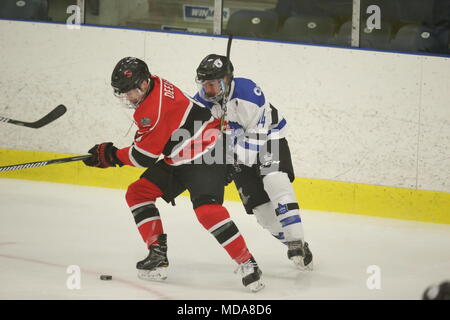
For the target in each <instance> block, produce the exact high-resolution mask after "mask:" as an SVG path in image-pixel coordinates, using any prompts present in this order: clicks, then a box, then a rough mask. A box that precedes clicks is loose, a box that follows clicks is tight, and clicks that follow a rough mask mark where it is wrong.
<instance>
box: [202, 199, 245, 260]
mask: <svg viewBox="0 0 450 320" xmlns="http://www.w3.org/2000/svg"><path fill="white" fill-rule="evenodd" d="M195 214H196V215H197V219H198V221H199V222H200V223H201V224H202V225H203V227H204V228H205V229H206V230H208V231H209V232H211V234H212V235H213V236H214V237H215V238H216V240H217V241H218V242H219V243H220V245H221V246H222V247H223V248H224V249H225V250H226V251H227V252H228V254H229V255H230V257H231V258H232V259H233V260H235V261H236V262H237V263H238V264H240V263H243V262H245V261H247V260H248V259H250V258H251V257H252V255H251V254H250V252H249V251H248V248H247V245H246V243H245V240H244V238H243V237H242V235H241V234H240V232H239V230H238V228H237V226H236V225H235V224H234V222H233V221H232V220H231V218H230V214H229V213H228V211H227V209H225V207H223V206H222V205H220V204H204V205H202V206H199V207H197V208H196V209H195Z"/></svg>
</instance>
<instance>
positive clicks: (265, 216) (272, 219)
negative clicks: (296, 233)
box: [253, 202, 286, 244]
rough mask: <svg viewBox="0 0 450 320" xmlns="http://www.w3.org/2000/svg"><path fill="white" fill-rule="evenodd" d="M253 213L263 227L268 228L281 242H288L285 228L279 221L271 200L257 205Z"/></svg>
mask: <svg viewBox="0 0 450 320" xmlns="http://www.w3.org/2000/svg"><path fill="white" fill-rule="evenodd" d="M253 214H254V216H255V218H256V221H258V223H259V225H260V226H261V227H263V228H264V229H266V230H268V231H269V232H270V233H271V234H272V236H274V237H275V238H277V239H278V240H280V242H281V243H283V244H286V239H285V237H284V232H283V229H282V228H281V225H280V222H279V221H278V217H277V216H276V215H275V211H274V208H273V206H272V203H271V202H267V203H264V204H262V205H259V206H257V207H256V208H254V209H253Z"/></svg>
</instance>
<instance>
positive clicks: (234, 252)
mask: <svg viewBox="0 0 450 320" xmlns="http://www.w3.org/2000/svg"><path fill="white" fill-rule="evenodd" d="M111 85H112V87H113V89H114V93H115V95H116V96H117V97H118V98H120V99H121V100H122V101H123V102H124V103H125V104H127V105H128V106H130V107H132V108H134V109H135V112H134V121H135V124H136V125H137V127H138V130H137V132H136V134H135V138H134V142H133V144H132V145H131V146H129V147H126V148H122V149H117V148H116V147H115V146H114V145H113V144H112V143H111V142H104V143H101V144H97V145H95V146H94V147H93V148H91V149H90V150H89V153H91V154H92V157H91V158H89V159H87V160H85V161H84V163H85V164H86V165H88V166H93V167H98V168H107V167H113V166H123V165H129V166H134V167H138V168H148V169H147V170H146V171H145V172H144V173H143V174H142V175H141V177H140V179H139V180H137V181H135V182H134V183H132V184H131V185H130V186H129V187H128V190H127V193H126V201H127V203H128V206H129V207H130V210H131V212H132V214H133V217H134V220H135V222H136V225H137V227H138V230H139V233H140V234H141V236H142V239H143V240H144V242H145V243H146V244H147V246H148V249H149V254H148V256H147V257H146V258H145V259H144V260H142V261H139V262H138V263H137V265H136V268H137V269H138V276H139V277H140V278H141V279H146V280H160V279H165V278H166V277H167V268H168V266H169V261H168V258H167V235H166V234H165V233H164V229H163V225H162V222H161V217H160V215H159V211H158V209H157V207H156V200H157V199H158V198H162V199H164V200H165V201H167V202H171V201H173V199H174V198H176V197H177V196H178V195H179V194H180V193H182V192H183V191H184V190H186V189H187V190H189V192H190V197H191V201H192V204H193V208H194V211H195V214H196V216H197V219H198V221H199V222H200V223H201V224H202V225H203V227H204V228H205V229H206V230H208V231H209V232H210V233H211V234H212V235H213V236H214V237H215V238H216V240H217V241H218V242H219V243H220V244H221V245H222V247H223V248H224V249H225V250H226V251H227V253H228V254H229V256H230V257H231V258H232V259H233V260H234V261H236V263H237V264H238V271H240V273H241V275H242V282H243V284H244V286H246V287H248V288H250V290H252V291H258V290H260V289H262V288H263V287H264V284H263V283H262V281H261V270H260V269H259V267H258V265H257V264H256V262H255V259H254V258H253V256H252V254H251V253H250V252H249V250H248V248H247V245H246V243H245V241H244V238H243V237H242V235H241V234H240V233H239V230H238V228H237V227H236V225H235V224H234V222H233V221H232V220H231V218H230V215H229V213H228V211H227V210H226V208H225V207H223V206H222V203H223V195H224V181H225V175H226V168H225V166H224V165H223V164H222V165H221V164H204V163H200V164H199V163H198V161H196V160H198V159H199V158H201V157H203V156H205V155H207V154H209V153H211V152H213V151H214V147H215V146H216V145H218V144H217V141H218V139H220V131H219V130H217V128H218V126H219V122H218V120H217V119H214V117H212V115H211V112H210V111H209V110H208V109H205V108H203V107H201V106H199V105H198V104H197V103H196V101H195V100H193V99H192V98H190V97H189V96H187V95H185V94H184V93H183V92H182V91H181V90H180V89H178V88H177V87H176V86H174V85H173V84H172V83H170V82H169V81H167V80H164V79H162V78H160V77H158V76H156V75H152V74H151V73H150V72H149V70H148V67H147V65H146V63H145V62H144V61H142V60H140V59H137V58H134V57H126V58H123V59H122V60H120V61H119V62H118V63H117V65H116V67H115V68H114V71H113V73H112V76H111ZM187 133H188V135H187ZM180 137H184V139H183V140H181V141H180ZM194 162H195V163H194Z"/></svg>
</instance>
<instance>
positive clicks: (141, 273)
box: [138, 268, 167, 281]
mask: <svg viewBox="0 0 450 320" xmlns="http://www.w3.org/2000/svg"><path fill="white" fill-rule="evenodd" d="M138 278H139V279H141V280H147V281H163V280H166V279H167V268H156V269H153V270H138Z"/></svg>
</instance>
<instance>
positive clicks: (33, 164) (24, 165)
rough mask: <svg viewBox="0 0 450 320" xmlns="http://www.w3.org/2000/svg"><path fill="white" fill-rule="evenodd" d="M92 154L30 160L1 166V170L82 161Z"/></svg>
mask: <svg viewBox="0 0 450 320" xmlns="http://www.w3.org/2000/svg"><path fill="white" fill-rule="evenodd" d="M91 156H92V155H91V154H87V155H82V156H74V157H68V158H59V159H53V160H44V161H36V162H28V163H19V164H14V165H10V166H4V167H0V172H5V171H13V170H21V169H28V168H37V167H43V166H48V165H49V164H58V163H66V162H73V161H81V160H85V159H88V158H90V157H91Z"/></svg>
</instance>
